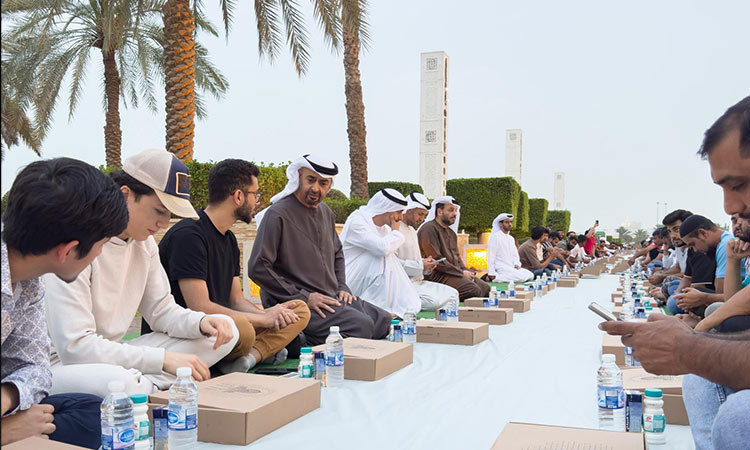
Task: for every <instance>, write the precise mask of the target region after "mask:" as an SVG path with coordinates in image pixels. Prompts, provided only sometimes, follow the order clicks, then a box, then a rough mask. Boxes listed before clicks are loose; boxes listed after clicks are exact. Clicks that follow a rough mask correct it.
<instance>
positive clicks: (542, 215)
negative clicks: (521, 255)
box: [528, 198, 549, 232]
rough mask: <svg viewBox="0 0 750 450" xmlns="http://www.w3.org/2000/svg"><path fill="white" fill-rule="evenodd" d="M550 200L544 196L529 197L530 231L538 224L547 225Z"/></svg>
mask: <svg viewBox="0 0 750 450" xmlns="http://www.w3.org/2000/svg"><path fill="white" fill-rule="evenodd" d="M548 206H549V202H548V201H547V199H544V198H530V199H529V228H528V230H529V232H531V230H532V228H534V227H538V226H547V207H548Z"/></svg>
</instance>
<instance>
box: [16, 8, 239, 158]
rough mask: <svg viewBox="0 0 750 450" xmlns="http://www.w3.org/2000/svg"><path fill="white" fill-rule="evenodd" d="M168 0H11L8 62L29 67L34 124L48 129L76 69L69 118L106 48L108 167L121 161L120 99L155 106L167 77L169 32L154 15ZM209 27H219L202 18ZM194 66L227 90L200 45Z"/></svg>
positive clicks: (209, 85) (205, 80)
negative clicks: (157, 86)
mask: <svg viewBox="0 0 750 450" xmlns="http://www.w3.org/2000/svg"><path fill="white" fill-rule="evenodd" d="M164 1H165V0H114V1H108V0H83V1H80V0H63V1H60V2H56V3H54V4H53V5H52V6H49V5H50V2H47V1H45V0H25V1H20V0H6V1H5V2H3V15H4V16H5V15H6V14H7V15H12V16H13V22H14V27H13V29H12V30H11V31H10V33H8V35H7V36H3V40H5V39H6V38H7V39H9V40H10V42H12V43H14V44H15V45H14V47H15V48H16V49H17V50H16V51H15V52H10V53H9V64H11V65H13V66H15V67H19V66H25V67H31V68H33V70H27V71H25V72H24V73H25V75H26V76H25V77H23V78H20V79H18V80H17V84H18V85H23V84H28V85H29V86H33V92H34V103H33V106H34V112H35V126H36V128H37V134H38V136H42V137H43V136H44V135H45V134H46V132H47V131H48V129H49V127H50V126H51V123H52V113H53V111H54V109H55V105H56V103H57V99H58V97H59V93H60V86H61V84H62V82H63V80H64V78H65V77H66V75H68V74H69V75H70V93H69V96H68V119H69V120H71V119H72V118H73V116H74V114H75V109H76V107H77V105H78V101H79V99H80V96H81V91H82V88H83V82H84V78H85V74H86V68H87V66H88V62H89V59H90V56H91V50H92V49H98V50H99V51H100V52H101V58H102V64H103V67H104V71H103V77H102V78H103V86H104V109H105V117H106V119H105V126H104V142H105V152H106V163H107V167H120V165H121V162H120V160H121V142H122V130H121V128H120V107H119V106H120V105H119V103H120V100H122V102H123V105H124V106H125V107H126V108H127V106H128V102H129V103H130V105H131V106H133V107H137V106H138V105H139V103H140V102H145V103H146V106H147V107H148V109H150V110H151V111H153V112H155V111H156V110H157V106H156V105H157V102H156V98H155V96H154V83H155V82H156V81H158V80H161V79H162V74H163V73H164V72H163V67H164V61H163V57H164V50H163V41H164V36H163V32H162V29H161V27H160V26H158V24H157V22H156V21H155V19H157V18H158V17H159V14H160V13H161V8H162V6H163V5H164ZM201 24H203V28H204V29H206V30H207V31H209V32H212V33H213V34H217V33H216V30H214V29H213V27H212V26H211V25H210V24H209V23H208V22H207V21H205V19H203V18H201ZM195 54H196V58H198V59H200V61H199V62H197V63H196V65H195V67H196V69H197V68H200V69H201V70H203V71H204V74H203V76H202V77H201V78H200V79H201V82H202V85H201V88H202V89H204V90H206V91H208V92H210V93H212V94H213V95H215V96H221V95H223V93H224V92H225V91H226V87H227V86H226V80H225V79H224V77H223V75H221V74H220V73H219V72H218V70H217V69H216V68H214V67H213V66H212V65H211V63H210V62H209V61H208V59H207V52H206V51H205V49H202V48H201V47H197V50H196V52H195Z"/></svg>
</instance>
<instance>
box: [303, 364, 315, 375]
mask: <svg viewBox="0 0 750 450" xmlns="http://www.w3.org/2000/svg"><path fill="white" fill-rule="evenodd" d="M312 377H313V366H312V364H304V365H303V366H302V374H301V376H300V378H312Z"/></svg>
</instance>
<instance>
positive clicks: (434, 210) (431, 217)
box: [424, 195, 461, 234]
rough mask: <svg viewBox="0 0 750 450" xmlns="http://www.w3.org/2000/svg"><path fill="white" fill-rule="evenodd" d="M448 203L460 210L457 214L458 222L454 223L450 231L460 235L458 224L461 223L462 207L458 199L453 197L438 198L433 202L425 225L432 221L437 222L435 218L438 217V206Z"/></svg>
mask: <svg viewBox="0 0 750 450" xmlns="http://www.w3.org/2000/svg"><path fill="white" fill-rule="evenodd" d="M446 203H450V204H453V205H455V206H456V207H457V208H458V211H457V213H456V221H455V222H454V223H453V225H451V226H450V229H451V230H453V232H455V233H456V234H458V223H459V222H460V221H461V205H459V204H458V202H457V201H456V199H455V198H453V197H451V196H450V195H445V196H443V197H438V198H436V199H435V200H433V201H432V207H430V212H429V213H428V214H427V218H426V219H425V221H424V223H427V222H429V221H430V220H435V216H436V215H437V205H440V204H446Z"/></svg>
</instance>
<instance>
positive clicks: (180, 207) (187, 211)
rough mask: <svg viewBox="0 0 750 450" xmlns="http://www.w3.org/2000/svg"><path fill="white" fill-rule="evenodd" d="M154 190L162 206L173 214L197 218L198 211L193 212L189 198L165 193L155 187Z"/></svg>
mask: <svg viewBox="0 0 750 450" xmlns="http://www.w3.org/2000/svg"><path fill="white" fill-rule="evenodd" d="M154 192H156V196H157V197H159V200H161V202H162V203H163V204H164V207H165V208H167V209H168V210H169V211H170V212H171V213H172V214H174V215H175V216H178V217H186V218H189V219H198V213H196V212H195V208H193V205H192V204H191V203H190V201H189V200H185V199H184V198H179V197H175V196H174V195H169V194H165V193H164V192H162V191H159V190H157V189H154Z"/></svg>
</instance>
